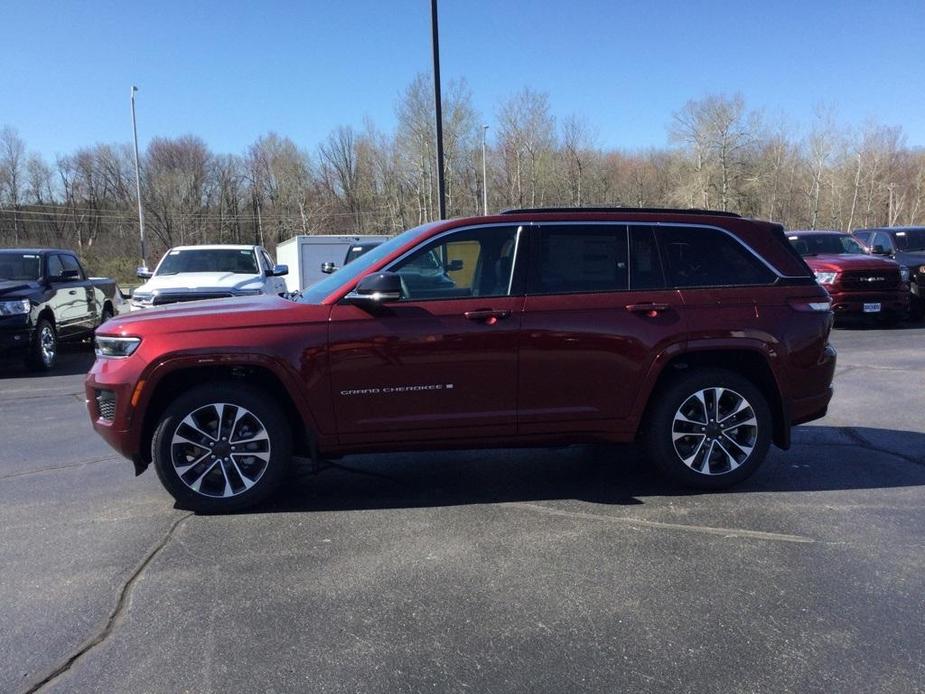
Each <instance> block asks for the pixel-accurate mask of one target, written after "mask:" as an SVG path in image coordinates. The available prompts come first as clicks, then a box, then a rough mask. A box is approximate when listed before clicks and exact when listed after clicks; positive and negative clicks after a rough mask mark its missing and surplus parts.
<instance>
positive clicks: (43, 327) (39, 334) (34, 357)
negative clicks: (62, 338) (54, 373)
mask: <svg viewBox="0 0 925 694" xmlns="http://www.w3.org/2000/svg"><path fill="white" fill-rule="evenodd" d="M57 361H58V333H57V332H56V331H55V326H54V325H52V324H51V321H49V320H48V319H46V318H40V319H39V322H38V323H37V324H36V326H35V333H34V335H33V338H32V343H31V344H30V345H29V353H28V355H27V356H26V366H27V367H28V368H29V369H30V370H31V371H51V370H52V369H53V368H55V364H56V363H57Z"/></svg>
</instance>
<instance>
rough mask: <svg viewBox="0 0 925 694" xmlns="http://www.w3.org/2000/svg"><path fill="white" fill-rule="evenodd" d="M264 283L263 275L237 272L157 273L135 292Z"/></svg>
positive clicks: (229, 286)
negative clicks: (158, 274)
mask: <svg viewBox="0 0 925 694" xmlns="http://www.w3.org/2000/svg"><path fill="white" fill-rule="evenodd" d="M256 282H259V283H260V284H261V285H262V284H263V275H242V274H241V273H235V272H182V273H180V274H177V275H160V276H157V275H155V276H154V277H152V278H151V279H149V280H148V281H147V282H145V283H144V284H143V285H141V286H140V287H138V289H136V290H135V292H140V293H142V294H153V293H154V292H160V291H168V290H174V291H184V290H193V291H196V290H202V291H209V290H216V289H217V290H224V291H228V290H236V289H241V288H242V287H243V286H244V285H246V284H251V283H256Z"/></svg>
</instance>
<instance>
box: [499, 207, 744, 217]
mask: <svg viewBox="0 0 925 694" xmlns="http://www.w3.org/2000/svg"><path fill="white" fill-rule="evenodd" d="M563 212H650V213H651V212H655V213H663V214H689V215H712V216H714V217H741V215H738V214H736V213H735V212H721V211H720V210H699V209H695V208H674V207H519V208H513V209H509V210H501V214H561V213H563Z"/></svg>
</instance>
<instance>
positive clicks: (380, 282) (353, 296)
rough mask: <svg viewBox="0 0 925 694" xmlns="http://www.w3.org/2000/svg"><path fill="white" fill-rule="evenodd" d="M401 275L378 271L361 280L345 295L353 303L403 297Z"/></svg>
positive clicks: (396, 299)
mask: <svg viewBox="0 0 925 694" xmlns="http://www.w3.org/2000/svg"><path fill="white" fill-rule="evenodd" d="M401 295H402V291H401V275H398V274H396V273H394V272H376V273H374V274H372V275H367V276H366V277H364V278H363V279H361V280H360V282H359V284H357V286H356V289H354V290H353V291H352V292H350V293H349V294H348V295H347V296H345V297H344V299H346V300H347V301H349V302H350V303H352V304H381V303H384V302H386V301H398V300H399V299H401Z"/></svg>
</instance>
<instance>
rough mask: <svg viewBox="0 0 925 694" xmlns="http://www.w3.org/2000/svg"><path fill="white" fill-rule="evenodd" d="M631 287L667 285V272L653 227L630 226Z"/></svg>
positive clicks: (659, 287) (641, 287)
mask: <svg viewBox="0 0 925 694" xmlns="http://www.w3.org/2000/svg"><path fill="white" fill-rule="evenodd" d="M629 240H630V288H631V289H661V288H663V287H664V286H665V273H664V272H663V270H662V261H661V258H659V255H658V247H657V246H656V244H655V230H654V229H653V228H652V227H644V226H630V228H629Z"/></svg>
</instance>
